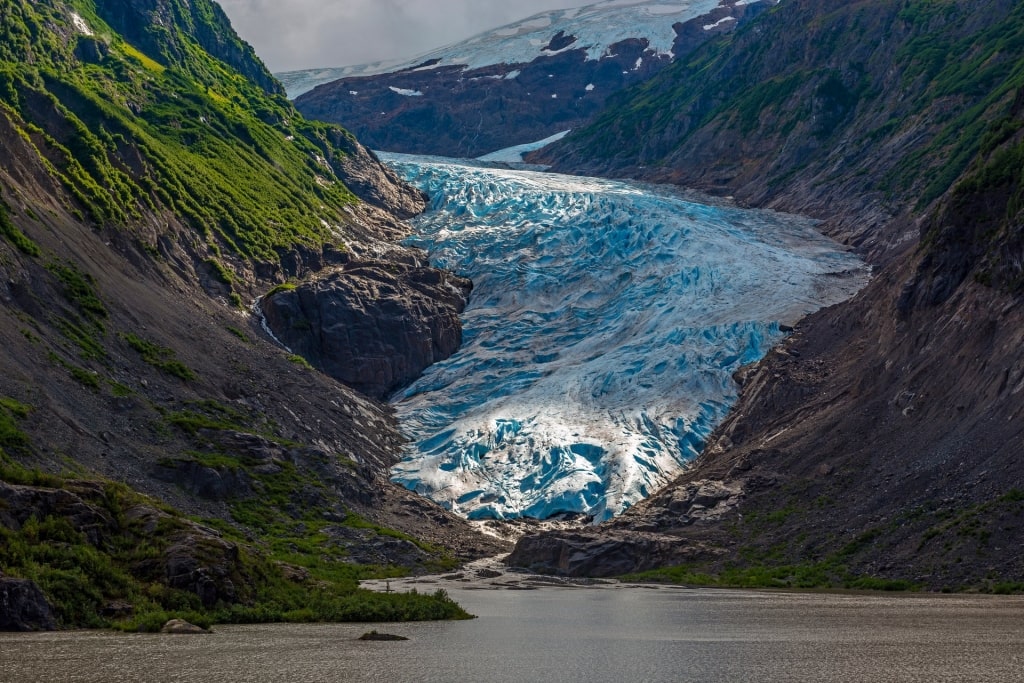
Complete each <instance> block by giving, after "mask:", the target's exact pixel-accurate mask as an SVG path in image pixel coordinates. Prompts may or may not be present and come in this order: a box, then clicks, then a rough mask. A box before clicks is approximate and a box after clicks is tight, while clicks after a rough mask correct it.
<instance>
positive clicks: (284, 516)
mask: <svg viewBox="0 0 1024 683" xmlns="http://www.w3.org/2000/svg"><path fill="white" fill-rule="evenodd" d="M423 206H424V201H423V197H422V196H421V194H420V193H419V192H418V191H416V190H414V189H412V188H411V187H409V186H408V185H406V184H404V183H403V182H401V181H400V180H399V179H398V178H397V177H396V176H395V175H394V173H393V172H391V171H390V170H388V169H387V168H386V167H385V166H383V165H382V164H381V163H380V162H379V160H378V159H377V158H376V157H375V156H374V155H372V154H371V153H369V152H367V151H366V150H365V149H364V148H363V147H362V146H361V145H360V144H359V143H358V142H356V140H355V139H354V138H353V137H352V136H351V134H349V133H348V132H347V131H345V130H343V129H341V128H339V127H337V126H332V125H328V124H323V123H314V122H310V121H307V120H305V119H304V118H303V117H302V116H301V115H300V114H299V113H298V112H296V111H295V109H294V108H293V107H292V105H291V104H290V103H289V102H288V100H287V99H286V98H285V96H284V92H283V89H282V88H281V86H280V85H279V84H278V83H277V81H276V80H275V79H274V78H273V77H272V76H271V75H270V73H269V72H268V71H267V70H266V68H265V67H264V66H263V64H262V63H261V62H260V61H259V59H258V58H257V57H256V56H255V55H254V54H253V53H252V50H251V49H250V48H249V46H248V45H246V44H245V43H244V42H242V41H241V40H240V39H239V38H238V37H237V35H236V34H235V33H234V31H233V30H232V29H231V27H230V25H229V23H228V21H227V19H226V17H225V16H224V14H223V12H222V11H221V10H220V8H219V7H218V6H217V5H216V4H214V3H212V2H209V1H207V0H188V1H187V2H186V1H184V0H118V1H116V2H115V1H113V0H95V1H93V0H74V1H71V0H40V1H38V2H27V1H24V0H3V2H0V283H2V285H0V320H2V322H0V340H2V351H0V374H2V376H3V378H4V379H3V382H2V383H0V595H3V600H2V601H0V602H2V604H3V606H4V609H3V610H0V628H5V629H6V628H26V627H33V626H36V627H38V626H53V625H59V626H63V627H72V626H97V625H120V626H121V627H123V628H146V629H148V628H154V627H157V628H158V627H159V626H160V625H161V624H162V623H163V621H166V619H167V618H168V617H169V616H170V614H172V613H174V614H179V615H182V614H185V615H186V616H190V617H191V618H194V619H198V620H200V621H203V622H205V623H209V622H210V621H216V620H233V621H236V620H245V621H253V620H256V621H265V620H272V619H281V618H284V617H285V615H287V618H289V619H307V620H308V619H324V618H330V619H368V618H370V617H372V618H373V619H375V620H377V619H399V618H437V617H443V616H453V615H457V614H459V613H460V610H458V608H457V607H455V606H454V605H453V603H451V602H450V601H448V600H447V599H446V598H445V597H444V596H442V595H439V596H416V597H411V598H410V597H404V598H400V597H397V596H390V597H388V596H385V597H383V598H382V597H378V596H374V595H369V594H365V593H363V592H360V591H357V590H356V579H358V578H359V577H361V576H367V575H376V576H381V575H388V573H389V572H403V571H424V570H426V569H430V568H437V567H446V566H452V565H453V564H454V563H455V562H456V560H457V558H458V557H466V556H478V555H480V554H486V553H492V552H494V551H495V549H496V548H497V547H498V546H496V545H494V544H492V543H490V542H488V541H486V540H481V538H480V537H479V536H478V535H477V534H476V533H475V532H474V531H473V530H471V529H470V528H469V527H468V526H467V525H466V524H465V523H463V522H462V521H461V520H458V519H457V518H455V517H453V516H451V515H449V514H447V513H445V512H443V511H442V510H440V509H438V508H436V507H435V506H433V505H432V504H430V503H428V502H426V501H423V500H421V499H419V498H417V497H415V496H413V495H412V494H409V493H407V492H405V491H404V490H403V489H401V488H400V487H397V486H395V485H393V484H391V483H390V482H388V481H387V471H388V468H389V467H390V466H391V465H393V464H394V463H395V462H397V460H398V454H399V451H400V447H401V444H402V438H401V436H400V434H399V432H398V431H397V428H396V426H395V420H394V417H393V415H392V413H391V411H390V410H389V409H388V408H387V407H386V406H385V405H383V404H382V403H380V402H378V401H377V400H375V399H373V398H370V397H369V396H368V395H367V394H365V393H360V392H358V391H356V390H354V389H352V388H350V387H349V386H347V385H345V384H343V383H341V382H340V381H337V380H335V379H331V378H330V377H328V376H327V375H326V374H322V373H320V372H316V371H314V370H313V369H312V368H311V367H310V363H311V362H312V363H314V364H317V365H318V367H322V365H323V363H326V361H323V360H322V359H320V358H318V357H316V356H313V355H312V354H311V353H310V354H307V355H308V358H307V357H303V356H301V355H293V354H292V353H291V352H290V351H286V350H285V349H283V348H282V347H281V346H280V345H279V344H278V343H275V341H273V340H272V338H271V336H269V335H268V334H267V333H266V332H265V327H264V321H263V320H262V315H261V311H262V310H263V309H268V308H270V304H271V303H276V302H277V301H278V300H279V299H280V300H282V301H283V300H285V299H287V297H288V296H290V295H291V294H293V293H295V292H300V293H301V292H304V291H305V290H306V289H307V288H316V287H317V286H318V285H317V284H316V283H317V282H321V281H328V280H331V281H344V282H345V283H347V286H348V287H350V288H358V287H373V286H376V285H375V284H374V283H377V282H378V281H379V277H378V275H377V274H378V273H379V272H380V271H386V272H388V273H390V274H397V275H395V277H396V278H398V279H401V278H402V277H404V278H405V280H404V282H408V283H409V284H408V286H405V285H400V286H399V285H396V286H395V287H394V288H391V289H389V290H388V294H387V296H388V297H390V298H385V300H386V301H387V302H388V303H389V305H391V306H393V307H395V308H397V309H399V310H403V311H405V312H406V315H407V317H408V316H413V319H414V320H418V318H416V317H415V315H416V311H418V310H420V308H422V306H421V302H422V300H423V299H428V300H430V301H431V302H434V304H433V305H434V306H435V307H436V311H434V313H433V314H432V315H426V314H424V318H423V320H422V321H421V325H422V326H421V327H420V328H418V329H419V330H420V333H421V334H426V335H427V336H428V339H429V337H430V335H431V334H433V333H434V332H435V331H436V330H439V329H440V328H441V326H442V325H447V327H445V330H446V331H445V334H446V335H447V336H448V337H457V336H458V333H459V332H460V330H458V329H450V328H451V325H452V323H450V321H451V320H452V319H455V320H456V323H455V324H456V325H457V311H458V309H459V308H460V306H461V305H463V304H464V301H461V300H460V299H459V298H458V297H453V296H452V294H451V293H450V291H449V287H448V284H449V281H448V276H447V275H446V274H444V273H441V272H440V271H435V270H433V269H429V268H427V267H426V266H424V265H423V264H422V261H423V257H422V255H421V253H420V252H418V251H415V250H412V249H408V248H404V247H400V246H398V245H396V244H393V240H395V239H396V238H398V237H401V236H403V235H404V234H405V233H406V232H407V226H406V225H405V224H404V223H403V222H402V220H401V219H402V218H405V217H408V216H411V215H413V214H415V213H417V212H419V211H421V210H422V208H423ZM402 273H405V275H401V274H402ZM421 281H422V282H421ZM414 285H415V287H414ZM467 286H468V285H467ZM413 289H414V290H415V293H416V296H417V297H419V298H413V297H412V295H411V294H410V291H412V290H413ZM257 300H260V301H262V302H263V305H262V308H261V307H255V308H251V304H252V302H254V301H257ZM435 300H436V301H435ZM268 317H269V316H268ZM349 320H350V322H351V324H352V325H355V326H357V327H358V326H362V328H361V329H363V330H364V334H366V335H369V336H368V337H367V339H366V341H365V344H364V346H363V347H361V348H360V352H361V353H362V354H365V355H364V356H358V357H357V359H356V362H362V361H363V359H364V358H365V357H373V358H375V359H382V362H385V363H395V364H396V365H401V366H402V367H405V368H406V373H407V375H404V376H401V377H398V378H397V380H396V381H397V382H398V383H399V384H400V383H402V382H407V381H409V379H410V377H411V376H414V375H415V373H416V372H417V370H416V366H415V365H413V364H412V361H409V360H408V358H407V357H413V356H415V358H414V360H416V359H418V362H420V363H428V362H430V361H432V360H433V359H434V356H431V357H423V358H420V357H419V356H418V355H417V354H418V351H417V350H416V349H409V348H403V347H402V344H403V343H405V344H407V345H418V344H420V343H421V340H419V339H410V338H405V339H401V340H399V341H398V342H396V341H395V339H393V338H391V337H390V336H388V338H386V339H382V338H381V335H390V333H391V331H390V330H389V329H388V328H387V327H386V326H385V325H376V324H375V323H376V322H377V321H376V320H374V319H372V316H371V319H369V320H368V319H367V317H366V316H365V315H364V316H363V317H360V316H359V315H358V311H356V312H351V313H350V317H349ZM269 323H270V326H271V327H273V325H274V321H273V320H270V321H269ZM374 331H375V334H376V335H377V337H373V336H372V334H374ZM277 332H278V333H279V334H282V335H283V334H284V332H285V331H284V330H282V329H280V328H277ZM307 332H308V330H307ZM439 334H440V333H439ZM325 335H326V336H327V337H328V338H329V337H330V332H327V333H325ZM382 348H387V349H389V350H390V354H384V353H383V352H382ZM416 348H417V349H418V346H417V347H416ZM296 351H297V352H299V353H302V352H304V350H303V349H296ZM443 351H444V349H441V350H440V351H438V353H442V352H443ZM449 352H450V350H449ZM420 369H422V368H420ZM342 379H345V378H342Z"/></svg>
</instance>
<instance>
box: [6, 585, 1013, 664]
mask: <svg viewBox="0 0 1024 683" xmlns="http://www.w3.org/2000/svg"><path fill="white" fill-rule="evenodd" d="M445 583H447V584H452V583H453V582H445ZM424 588H425V587H424ZM403 590H404V588H403ZM448 590H449V592H450V593H451V595H452V596H453V597H455V598H456V599H457V600H458V601H459V602H460V603H462V604H463V605H464V606H466V607H467V608H468V609H469V610H470V611H471V612H473V613H474V614H476V615H478V618H477V619H474V620H471V621H462V622H431V623H412V624H386V625H368V624H337V625H260V626H220V627H217V628H216V629H215V632H214V633H212V634H210V635H199V636H161V635H134V634H132V635H125V634H115V633H108V632H65V633H39V634H0V680H2V681H4V682H5V683H7V682H9V683H14V682H19V683H54V682H57V681H104V682H106V683H115V682H121V681H124V682H128V681H131V682H136V681H195V682H198V681H208V682H226V681H249V682H263V681H265V682H267V683H290V682H299V683H301V682H307V681H308V682H313V681H316V682H326V681H346V682H347V681H380V682H382V683H384V682H386V683H403V682H406V681H408V682H410V683H412V682H423V683H430V682H437V683H442V682H443V683H453V682H458V681H468V682H483V681H494V682H503V681H517V682H519V681H560V682H563V683H572V682H576V681H580V682H584V681H585V682H586V683H595V682H601V681H664V682H666V683H667V682H670V681H672V682H680V681H694V682H696V681H700V682H702V683H708V682H717V681H722V682H725V681H728V682H730V683H738V682H743V681H751V682H755V681H756V682H757V683H764V682H766V681H815V682H829V681H864V682H868V681H870V682H871V683H879V682H885V681H921V682H922V683H941V682H943V681H950V682H953V681H991V682H1002V681H1007V682H1009V681H1015V682H1019V681H1021V680H1022V677H1024V598H1020V597H1009V598H1007V597H993V596H949V595H898V596H889V595H873V594H872V595H863V594H857V595H846V594H824V593H781V592H779V593H775V592H753V591H731V590H703V589H702V590H690V589H683V588H668V587H658V588H654V587H638V586H625V585H608V586H601V587H594V588H585V587H581V588H565V587H536V588H533V589H530V590H507V589H506V590H493V589H487V590H484V589H479V588H478V589H475V590H474V589H472V588H470V587H461V586H460V587H456V586H454V585H449V586H448ZM371 628H377V629H378V630H381V631H384V632H387V633H393V634H398V635H403V636H406V637H408V638H409V640H407V641H401V642H366V641H359V640H357V638H358V637H359V635H361V634H362V633H365V632H366V631H368V630H369V629H371Z"/></svg>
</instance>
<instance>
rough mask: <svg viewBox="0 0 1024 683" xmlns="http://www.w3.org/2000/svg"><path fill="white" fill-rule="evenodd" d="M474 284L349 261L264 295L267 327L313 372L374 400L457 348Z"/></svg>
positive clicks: (411, 268)
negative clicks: (462, 322) (322, 372)
mask: <svg viewBox="0 0 1024 683" xmlns="http://www.w3.org/2000/svg"><path fill="white" fill-rule="evenodd" d="M471 289H472V284H471V283H470V282H469V280H466V279H465V278H461V277H458V276H456V275H453V274H451V273H448V272H445V271H442V270H438V269H436V268H430V267H426V266H420V265H416V264H415V263H394V262H392V263H382V262H375V261H351V262H349V263H348V264H346V265H345V266H344V267H343V268H341V269H339V270H336V271H334V272H332V273H331V274H330V275H327V276H326V277H322V278H318V279H316V280H313V281H311V282H305V283H301V284H299V285H298V286H297V287H295V288H294V289H284V290H282V291H278V292H275V293H272V294H270V295H269V296H267V297H266V298H265V299H264V300H263V301H262V303H261V308H262V310H263V313H264V315H265V316H266V321H267V324H268V325H269V327H270V329H271V330H272V331H273V333H274V335H275V336H276V337H277V338H278V339H279V340H280V341H281V343H283V344H284V345H286V346H287V347H289V348H290V349H292V350H293V351H294V352H296V353H298V354H300V355H301V356H303V357H304V358H306V360H308V361H309V363H310V364H311V365H313V367H315V368H317V369H320V370H323V371H324V372H326V373H327V374H328V375H330V376H332V377H334V378H336V379H338V380H340V381H342V382H344V383H345V384H347V385H348V386H350V387H352V388H354V389H357V390H359V391H361V392H363V393H364V394H366V395H368V396H372V397H374V398H384V397H386V396H387V395H388V394H390V393H392V392H393V391H394V390H395V389H397V388H399V387H401V386H403V385H405V384H408V383H409V382H411V381H412V380H414V379H415V378H416V377H418V376H419V375H420V373H421V372H422V371H423V370H424V369H425V368H426V367H428V366H429V365H431V364H433V363H436V362H438V361H440V360H444V359H445V358H448V357H449V356H450V355H451V354H452V353H454V352H455V350H456V349H458V347H459V345H460V344H461V343H462V324H461V322H460V321H459V313H461V312H462V310H463V308H465V305H466V301H467V299H468V297H469V293H470V290H471Z"/></svg>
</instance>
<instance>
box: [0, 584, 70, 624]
mask: <svg viewBox="0 0 1024 683" xmlns="http://www.w3.org/2000/svg"><path fill="white" fill-rule="evenodd" d="M56 628H57V621H56V620H55V619H54V618H53V609H52V608H51V607H50V604H49V603H48V602H46V596H44V595H43V591H42V590H40V588H39V586H38V585H36V583H35V582H33V581H29V580H28V579H13V578H9V577H0V631H53V630H55V629H56Z"/></svg>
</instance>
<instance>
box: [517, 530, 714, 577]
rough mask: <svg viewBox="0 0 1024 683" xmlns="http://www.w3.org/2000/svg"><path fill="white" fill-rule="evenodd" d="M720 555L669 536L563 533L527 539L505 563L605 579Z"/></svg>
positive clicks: (601, 532)
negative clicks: (714, 554)
mask: <svg viewBox="0 0 1024 683" xmlns="http://www.w3.org/2000/svg"><path fill="white" fill-rule="evenodd" d="M715 552H716V551H714V550H711V549H709V548H708V547H707V546H705V545H703V544H702V543H699V542H692V541H691V542H687V541H682V540H680V539H679V538H676V537H673V536H668V535H664V534H651V533H644V532H636V531H634V532H624V533H616V532H609V531H597V530H594V531H578V532H576V531H558V532H549V533H545V534H535V535H532V536H525V537H523V538H522V539H520V540H519V542H518V543H517V544H516V547H515V550H513V551H512V553H511V554H510V555H509V556H508V558H507V559H506V560H505V563H506V564H507V565H509V566H511V567H524V568H526V569H530V570H531V571H535V572H538V573H540V574H558V575H561V576H590V577H595V578H601V577H609V576H619V575H621V574H627V573H630V572H637V571H644V570H647V569H653V568H655V567H663V566H667V565H673V564H683V563H686V562H691V561H694V560H698V559H707V558H708V557H709V556H710V555H711V554H713V553H715Z"/></svg>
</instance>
